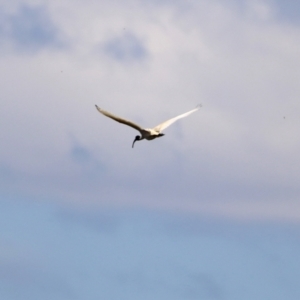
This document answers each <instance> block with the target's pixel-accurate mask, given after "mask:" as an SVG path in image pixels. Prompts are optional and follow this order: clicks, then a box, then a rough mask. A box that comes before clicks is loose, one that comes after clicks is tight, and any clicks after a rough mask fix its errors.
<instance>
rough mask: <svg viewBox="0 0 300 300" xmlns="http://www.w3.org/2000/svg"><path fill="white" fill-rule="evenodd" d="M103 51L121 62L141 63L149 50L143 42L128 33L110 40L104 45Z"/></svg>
mask: <svg viewBox="0 0 300 300" xmlns="http://www.w3.org/2000/svg"><path fill="white" fill-rule="evenodd" d="M124 31H125V28H124ZM103 49H104V52H105V53H106V54H107V55H108V56H110V57H112V58H113V59H115V60H117V61H119V62H133V61H141V60H144V59H145V58H146V57H147V50H146V47H145V45H144V43H143V42H142V40H141V39H139V38H138V37H137V36H135V35H134V34H132V33H128V32H124V34H122V35H121V36H119V37H114V38H110V39H109V40H108V41H107V42H105V43H104V46H103Z"/></svg>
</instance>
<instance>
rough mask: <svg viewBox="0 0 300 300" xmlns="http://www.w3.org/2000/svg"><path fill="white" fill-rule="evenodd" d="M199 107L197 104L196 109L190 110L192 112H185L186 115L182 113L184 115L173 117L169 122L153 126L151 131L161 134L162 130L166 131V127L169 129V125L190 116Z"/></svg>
mask: <svg viewBox="0 0 300 300" xmlns="http://www.w3.org/2000/svg"><path fill="white" fill-rule="evenodd" d="M201 106H202V105H201V104H199V105H197V106H196V108H194V109H192V110H190V111H188V112H186V113H184V114H182V115H179V116H177V117H175V118H172V119H170V120H167V121H165V122H163V123H161V124H159V125H157V126H155V127H154V128H153V130H155V131H157V132H161V131H163V130H164V129H166V128H167V127H169V126H170V125H171V124H173V123H174V122H176V121H177V120H179V119H181V118H184V117H187V116H188V115H190V114H192V113H193V112H195V111H197V110H198V109H199V108H200V107H201Z"/></svg>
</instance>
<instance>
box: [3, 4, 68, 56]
mask: <svg viewBox="0 0 300 300" xmlns="http://www.w3.org/2000/svg"><path fill="white" fill-rule="evenodd" d="M0 36H1V41H2V42H1V43H0V46H2V47H5V46H6V45H5V44H8V45H11V46H12V47H13V49H14V50H16V51H18V52H21V53H22V52H27V53H36V52H37V51H39V50H43V49H46V48H50V49H53V48H60V47H61V46H62V45H63V43H62V41H61V40H60V37H59V31H58V29H57V27H56V26H55V24H54V23H53V21H52V20H51V17H50V15H49V13H48V11H47V8H46V6H30V5H27V4H23V5H21V6H20V7H19V9H18V10H17V11H16V12H15V13H3V12H2V13H1V22H0Z"/></svg>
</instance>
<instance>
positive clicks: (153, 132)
mask: <svg viewBox="0 0 300 300" xmlns="http://www.w3.org/2000/svg"><path fill="white" fill-rule="evenodd" d="M200 107H201V105H197V106H196V108H194V109H192V110H190V111H188V112H186V113H184V114H181V115H179V116H177V117H174V118H172V119H170V120H167V121H165V122H163V123H161V124H159V125H157V126H155V127H154V128H152V129H151V128H142V127H140V126H139V125H137V124H135V123H133V122H131V121H128V120H126V119H123V118H120V117H117V116H115V115H113V114H111V113H110V112H108V111H105V110H103V109H101V108H100V107H98V106H97V105H96V108H97V110H98V111H99V112H100V113H101V114H103V115H104V116H106V117H109V118H111V119H113V120H115V121H117V122H119V123H122V124H125V125H128V126H130V127H132V128H134V129H136V130H138V131H139V132H140V134H141V136H139V135H137V136H136V137H135V139H134V141H133V143H132V148H133V147H134V143H135V142H136V141H141V140H143V139H146V140H149V141H150V140H153V139H155V138H158V137H161V136H164V134H163V133H161V132H162V131H163V130H164V129H166V128H167V127H169V126H170V125H171V124H173V123H174V122H175V121H177V120H179V119H181V118H184V117H187V116H188V115H190V114H191V113H193V112H195V111H197V110H198V109H199V108H200Z"/></svg>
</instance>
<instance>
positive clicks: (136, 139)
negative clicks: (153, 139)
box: [132, 135, 142, 148]
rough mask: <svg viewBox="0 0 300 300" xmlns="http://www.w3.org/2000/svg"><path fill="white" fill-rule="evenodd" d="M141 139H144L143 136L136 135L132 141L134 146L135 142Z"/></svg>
mask: <svg viewBox="0 0 300 300" xmlns="http://www.w3.org/2000/svg"><path fill="white" fill-rule="evenodd" d="M141 139H142V137H141V136H139V135H137V136H136V137H135V139H134V141H133V143H132V148H133V147H134V143H135V142H136V141H140V140H141Z"/></svg>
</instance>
